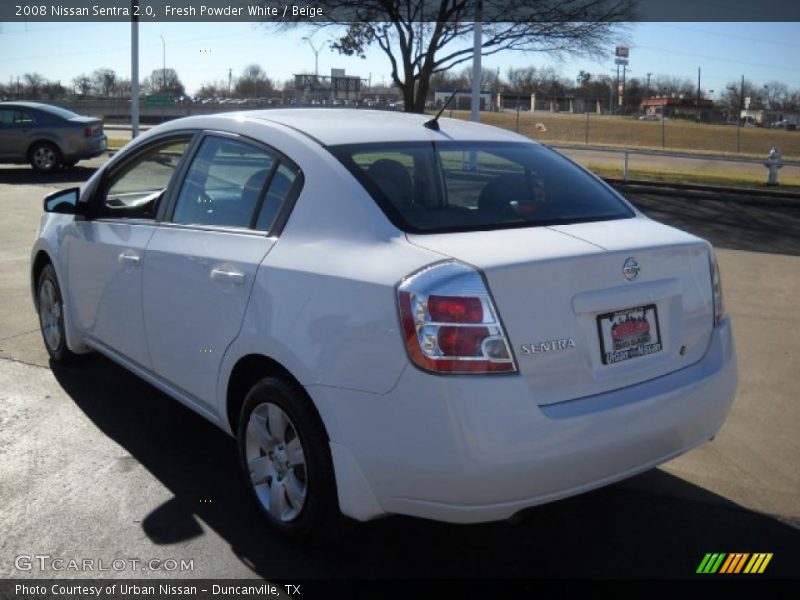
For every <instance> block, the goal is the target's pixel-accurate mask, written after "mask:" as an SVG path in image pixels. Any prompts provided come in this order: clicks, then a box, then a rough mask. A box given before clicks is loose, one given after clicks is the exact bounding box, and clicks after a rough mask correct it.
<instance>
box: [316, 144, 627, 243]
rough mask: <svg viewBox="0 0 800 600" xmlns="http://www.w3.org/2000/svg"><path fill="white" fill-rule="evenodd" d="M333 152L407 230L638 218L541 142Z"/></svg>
mask: <svg viewBox="0 0 800 600" xmlns="http://www.w3.org/2000/svg"><path fill="white" fill-rule="evenodd" d="M330 150H331V152H332V153H333V154H334V155H335V156H336V157H337V158H338V159H339V160H340V161H341V162H342V163H343V164H344V165H345V166H346V167H347V168H348V169H349V170H350V171H351V172H352V173H353V174H354V175H355V176H356V178H357V179H358V180H359V181H360V182H361V183H362V184H363V185H364V187H365V188H366V189H367V191H368V192H370V194H371V195H372V196H373V197H374V198H375V200H376V201H377V202H378V204H379V205H380V206H381V208H383V210H384V212H386V214H387V216H388V217H389V218H390V219H391V220H392V221H393V222H394V223H395V225H397V226H398V227H400V228H401V229H403V230H405V231H408V232H413V233H425V232H431V233H432V232H446V231H468V230H487V229H501V228H507V227H530V226H536V225H555V224H565V223H577V222H586V221H603V220H611V219H623V218H630V217H632V216H634V213H633V212H632V211H631V210H630V209H629V208H628V207H627V206H626V205H625V203H624V202H623V201H622V200H620V199H619V198H618V197H617V196H616V195H615V194H614V192H612V191H611V190H610V189H609V188H608V187H607V186H606V185H605V184H603V183H602V182H599V181H598V180H596V179H595V178H594V177H592V176H591V175H589V174H588V173H586V172H585V171H583V170H582V169H581V168H579V167H577V166H576V165H574V164H573V163H571V162H570V161H569V160H567V159H565V158H564V157H562V156H560V155H558V154H556V153H555V152H553V151H551V150H549V149H547V148H545V147H542V146H539V145H537V144H532V143H531V144H526V143H477V142H476V143H460V142H458V143H456V142H449V143H436V144H433V143H402V144H364V145H348V146H337V147H333V148H331V149H330Z"/></svg>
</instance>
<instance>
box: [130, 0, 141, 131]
mask: <svg viewBox="0 0 800 600" xmlns="http://www.w3.org/2000/svg"><path fill="white" fill-rule="evenodd" d="M138 5H139V0H131V14H132V15H134V16H133V17H131V139H135V138H136V137H137V136H138V135H139V17H137V16H135V15H137V14H139V6H138Z"/></svg>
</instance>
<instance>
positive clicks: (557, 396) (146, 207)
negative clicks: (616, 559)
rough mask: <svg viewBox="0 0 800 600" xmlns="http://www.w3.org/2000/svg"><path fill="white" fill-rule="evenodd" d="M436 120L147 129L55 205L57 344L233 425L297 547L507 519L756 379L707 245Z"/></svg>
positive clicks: (574, 176) (602, 479)
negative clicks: (339, 532)
mask: <svg viewBox="0 0 800 600" xmlns="http://www.w3.org/2000/svg"><path fill="white" fill-rule="evenodd" d="M429 119H430V118H429V117H426V116H423V115H405V114H390V113H384V112H373V111H348V110H322V109H319V110H314V109H311V110H272V111H259V112H242V113H234V114H227V115H216V116H203V117H190V118H186V119H180V120H176V121H173V122H170V123H167V124H164V125H161V126H159V127H156V128H154V129H152V130H151V131H149V132H148V133H146V134H145V135H142V136H141V137H140V138H138V139H136V140H135V141H134V142H132V143H131V144H129V145H128V146H127V147H126V148H125V149H124V150H123V151H121V152H119V153H118V154H117V155H116V156H115V157H114V158H113V159H112V160H110V161H109V162H108V163H107V164H106V165H105V166H104V167H103V168H102V169H100V170H99V171H98V172H97V173H96V174H95V175H94V176H93V177H92V179H90V180H89V181H88V182H87V184H86V185H85V186H84V187H83V188H82V189H81V190H78V189H72V190H65V191H61V192H57V193H55V194H52V195H51V196H49V197H48V198H47V199H45V211H47V214H46V215H44V217H43V218H42V221H41V225H40V228H39V232H38V236H37V239H36V242H35V245H34V247H33V254H32V259H33V260H32V270H31V282H32V287H33V296H34V302H35V305H36V309H37V311H38V313H39V317H40V321H41V327H42V333H43V338H44V342H45V345H46V347H47V350H48V352H49V353H50V355H51V357H52V359H53V360H54V361H63V360H70V359H74V358H76V355H79V354H83V353H87V352H89V351H98V352H100V353H102V354H104V355H106V356H107V357H109V358H111V359H112V360H114V361H116V362H118V363H120V364H121V365H123V366H124V367H126V368H128V369H130V370H131V371H133V372H134V373H136V374H137V375H139V376H141V377H142V378H144V379H145V380H147V381H148V382H150V383H151V384H152V385H154V386H155V387H157V388H159V389H160V390H162V391H164V392H165V393H166V394H168V395H170V396H172V397H173V398H175V399H176V400H178V401H180V402H182V403H184V404H185V405H186V406H188V407H189V408H191V409H192V410H194V411H197V412H198V413H200V414H201V415H203V416H205V417H206V418H208V419H209V420H211V421H213V422H214V423H216V424H217V425H219V427H221V428H222V429H224V430H225V431H226V432H229V433H231V434H232V435H234V436H235V437H236V438H237V440H238V447H239V453H240V462H241V466H242V471H243V474H244V477H245V480H246V482H247V484H248V486H249V487H250V489H251V490H252V493H253V496H254V498H255V501H256V502H257V503H258V506H259V507H260V509H261V511H262V512H263V514H264V516H265V517H266V519H267V521H268V522H269V523H270V524H271V525H272V526H273V527H274V528H276V529H277V530H279V531H282V532H284V533H286V534H289V535H291V536H295V537H298V538H305V537H308V536H312V535H314V534H315V533H316V532H318V531H322V530H324V529H325V528H326V526H327V525H328V524H330V523H331V522H333V521H335V520H336V517H337V516H338V515H340V512H341V513H344V514H345V515H349V516H350V517H354V518H355V519H359V520H368V519H372V518H374V517H378V516H380V515H384V514H388V513H399V514H405V515H416V516H420V517H426V518H431V519H439V520H444V521H452V522H480V521H488V520H498V519H505V518H509V517H511V516H513V515H514V514H516V513H517V512H519V511H521V510H522V509H525V508H527V507H531V506H533V505H536V504H540V503H544V502H549V501H552V500H557V499H559V498H563V497H566V496H570V495H574V494H578V493H581V492H584V491H587V490H591V489H593V488H597V487H599V486H603V485H606V484H609V483H611V482H614V481H617V480H620V479H623V478H625V477H629V476H631V475H634V474H636V473H639V472H641V471H644V470H647V469H650V468H652V467H654V466H656V465H658V464H660V463H663V462H664V461H667V460H669V459H671V458H673V457H675V456H678V455H679V454H682V453H684V452H686V451H688V450H690V449H692V448H694V447H695V446H697V445H699V444H702V443H704V442H706V441H708V440H710V439H711V438H713V437H714V436H715V434H716V433H717V431H718V430H719V429H720V427H721V426H722V424H723V421H724V420H725V417H726V415H727V413H728V411H729V410H730V408H731V404H732V402H733V398H734V395H735V391H736V384H737V368H736V358H735V351H734V344H733V339H732V335H731V322H730V318H729V316H727V315H726V313H725V308H724V305H723V298H722V290H721V287H720V280H719V272H718V269H717V265H716V261H715V257H714V251H713V249H712V247H711V245H710V244H709V243H708V242H706V241H704V240H702V239H699V238H697V237H695V236H693V235H689V234H687V233H684V232H682V231H678V230H676V229H673V228H671V227H667V226H665V225H662V224H659V223H657V222H654V221H652V220H650V219H648V218H646V217H645V216H643V215H642V214H641V213H639V212H638V211H637V210H636V209H635V208H634V207H633V206H631V205H630V204H629V203H628V202H627V201H626V200H625V199H623V198H622V197H621V196H620V195H618V194H617V193H616V192H615V191H614V190H613V189H611V188H610V187H609V186H607V185H606V184H605V183H603V182H602V181H601V180H599V179H598V178H596V177H595V176H593V175H592V174H590V173H588V172H587V171H585V170H583V169H582V168H581V167H578V166H577V165H575V164H573V163H572V162H570V161H569V160H567V159H566V158H564V157H562V156H560V155H559V154H557V153H556V152H554V151H553V150H551V149H549V148H547V147H545V146H542V145H540V144H537V143H535V142H533V141H531V140H529V139H527V138H524V137H521V136H519V135H516V134H513V133H510V132H507V131H503V130H500V129H496V128H493V127H488V126H483V125H478V124H472V123H466V122H462V121H458V120H450V119H441V120H439V121H437V122H436V123H434V124H431V123H430V122H429ZM426 123H428V125H427V126H426V125H425V124H426ZM437 126H438V128H437ZM113 401H114V399H113V398H108V399H107V402H113ZM164 460H169V457H164Z"/></svg>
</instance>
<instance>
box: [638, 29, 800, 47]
mask: <svg viewBox="0 0 800 600" xmlns="http://www.w3.org/2000/svg"><path fill="white" fill-rule="evenodd" d="M650 25H651V26H653V25H655V26H656V27H666V28H668V29H680V30H682V31H691V32H692V33H706V34H708V35H716V36H720V37H726V38H732V39H736V40H745V41H748V42H756V43H759V44H774V45H777V46H790V47H792V48H800V44H794V43H792V42H779V41H777V40H764V39H761V38H754V37H750V36H747V35H739V34H736V33H721V32H718V31H711V30H710V29H697V28H695V27H683V26H681V25H666V24H664V23H651V24H650Z"/></svg>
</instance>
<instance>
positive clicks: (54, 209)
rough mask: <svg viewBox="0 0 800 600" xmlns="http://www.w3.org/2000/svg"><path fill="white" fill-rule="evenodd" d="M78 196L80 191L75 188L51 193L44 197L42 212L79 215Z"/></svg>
mask: <svg viewBox="0 0 800 600" xmlns="http://www.w3.org/2000/svg"><path fill="white" fill-rule="evenodd" d="M80 195H81V190H80V188H76V187H75V188H69V189H67V190H59V191H57V192H53V193H52V194H50V195H48V196H45V199H44V212H49V213H59V214H62V215H76V214H78V213H79V209H78V198H80Z"/></svg>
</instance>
